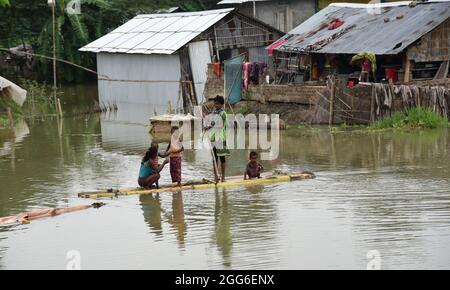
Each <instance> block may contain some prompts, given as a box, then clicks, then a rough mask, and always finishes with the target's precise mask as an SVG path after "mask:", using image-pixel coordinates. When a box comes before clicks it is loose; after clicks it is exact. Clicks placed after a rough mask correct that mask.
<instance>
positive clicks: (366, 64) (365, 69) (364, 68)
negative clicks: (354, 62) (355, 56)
mask: <svg viewBox="0 0 450 290" xmlns="http://www.w3.org/2000/svg"><path fill="white" fill-rule="evenodd" d="M361 70H362V71H363V72H368V73H370V71H371V70H372V64H371V63H370V60H368V59H367V58H366V59H365V60H364V62H363V63H362V65H361Z"/></svg>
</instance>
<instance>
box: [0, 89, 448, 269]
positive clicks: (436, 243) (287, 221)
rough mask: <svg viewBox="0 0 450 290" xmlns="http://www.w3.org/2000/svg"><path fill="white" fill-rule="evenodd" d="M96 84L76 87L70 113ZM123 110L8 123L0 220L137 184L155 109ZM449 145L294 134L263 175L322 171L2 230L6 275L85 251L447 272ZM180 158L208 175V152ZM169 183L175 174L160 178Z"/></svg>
mask: <svg viewBox="0 0 450 290" xmlns="http://www.w3.org/2000/svg"><path fill="white" fill-rule="evenodd" d="M93 91H95V87H94V88H89V89H88V92H86V90H79V91H77V90H74V91H70V90H69V92H72V93H68V94H67V95H66V96H65V101H64V102H63V106H65V110H68V109H70V108H69V107H74V106H78V105H79V104H86V103H89V102H92V100H93V97H91V95H95V93H92V92H93ZM69 98H70V99H69ZM119 108H120V109H119V111H118V112H116V113H107V114H102V115H91V116H78V117H73V118H66V119H64V120H63V122H58V120H57V119H55V118H45V119H35V120H32V121H27V122H26V123H25V122H22V123H20V124H18V127H17V129H16V132H15V136H13V135H12V134H11V133H8V132H6V133H5V132H1V131H0V132H1V133H0V216H8V215H14V214H17V213H20V212H23V211H31V210H37V209H42V208H47V207H66V206H73V205H80V204H90V203H92V202H94V201H93V200H83V199H79V198H77V193H78V192H80V191H90V190H95V189H101V188H117V187H130V186H131V187H133V186H136V177H137V173H138V169H139V160H140V158H141V155H142V154H143V153H144V151H145V149H146V148H147V147H148V145H149V142H150V141H151V139H152V137H151V136H150V135H149V134H148V133H147V132H148V128H147V121H146V120H147V119H148V117H149V116H150V114H151V113H149V112H153V111H154V110H155V109H154V108H151V107H142V106H138V107H131V106H130V107H127V106H122V107H119ZM449 151H450V131H448V130H439V131H425V132H414V133H361V132H338V133H334V134H331V133H330V132H329V131H328V130H324V129H296V130H288V131H284V132H282V133H281V143H280V156H279V158H278V159H277V160H275V161H267V162H264V163H263V164H264V165H265V168H266V170H270V169H281V170H285V171H300V170H304V169H306V170H310V171H313V172H315V173H316V174H317V179H315V180H308V181H298V182H292V183H280V184H270V185H264V186H255V187H248V188H243V187H240V188H239V187H237V188H227V189H218V190H214V189H211V190H206V191H186V192H183V193H176V194H172V193H162V194H160V195H159V196H158V195H153V196H141V197H139V196H131V197H120V198H117V199H105V200H102V201H103V202H105V203H106V204H107V205H106V206H105V207H103V208H101V209H98V210H95V209H90V210H86V211H83V212H76V213H71V214H67V215H62V216H57V217H54V218H48V219H42V220H36V221H33V222H32V223H31V224H28V225H14V226H4V227H0V269H66V268H67V267H68V266H70V265H73V262H74V257H77V260H76V261H77V263H78V264H77V265H79V266H80V267H81V268H82V269H366V268H367V267H368V265H369V266H373V265H374V264H375V267H378V266H379V267H381V269H430V268H432V269H449V268H450V179H449V174H450V154H449V153H450V152H449ZM247 153H248V152H246V151H244V150H240V151H236V152H234V153H233V155H232V157H231V158H230V160H229V168H228V170H229V172H228V174H229V175H238V174H242V169H243V168H244V166H245V165H244V163H245V156H246V154H247ZM183 158H184V161H183V162H184V163H183V177H184V179H194V178H203V177H211V175H212V174H211V160H210V154H209V152H208V151H206V150H197V151H194V150H187V151H186V152H185V154H184V157H183ZM169 179H170V178H169V172H168V168H167V169H165V170H164V171H163V177H162V181H161V183H165V182H168V181H169ZM78 258H79V259H78Z"/></svg>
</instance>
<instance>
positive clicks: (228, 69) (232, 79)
mask: <svg viewBox="0 0 450 290" xmlns="http://www.w3.org/2000/svg"><path fill="white" fill-rule="evenodd" d="M244 60H245V56H244V55H240V56H237V57H234V58H231V59H229V60H226V61H224V65H225V99H226V100H227V101H228V103H230V104H231V105H234V104H236V103H239V102H240V101H241V99H242V70H243V64H244Z"/></svg>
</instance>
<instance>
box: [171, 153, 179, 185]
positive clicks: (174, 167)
mask: <svg viewBox="0 0 450 290" xmlns="http://www.w3.org/2000/svg"><path fill="white" fill-rule="evenodd" d="M170 176H171V177H172V182H174V183H175V182H177V183H178V182H181V157H170Z"/></svg>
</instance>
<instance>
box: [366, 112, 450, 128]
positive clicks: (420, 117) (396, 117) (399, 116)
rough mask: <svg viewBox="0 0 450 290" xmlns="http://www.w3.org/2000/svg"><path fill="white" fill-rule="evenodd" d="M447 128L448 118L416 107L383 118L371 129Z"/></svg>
mask: <svg viewBox="0 0 450 290" xmlns="http://www.w3.org/2000/svg"><path fill="white" fill-rule="evenodd" d="M446 126H448V121H447V119H446V118H443V117H441V116H439V115H438V114H437V113H435V112H433V111H432V110H431V109H430V108H424V107H416V108H413V109H410V110H406V111H402V112H397V113H395V114H393V115H392V116H391V117H386V118H383V119H381V120H379V121H377V122H375V123H373V124H372V125H371V126H370V128H371V129H375V130H380V129H392V128H393V129H397V128H408V129H434V128H440V127H446Z"/></svg>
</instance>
